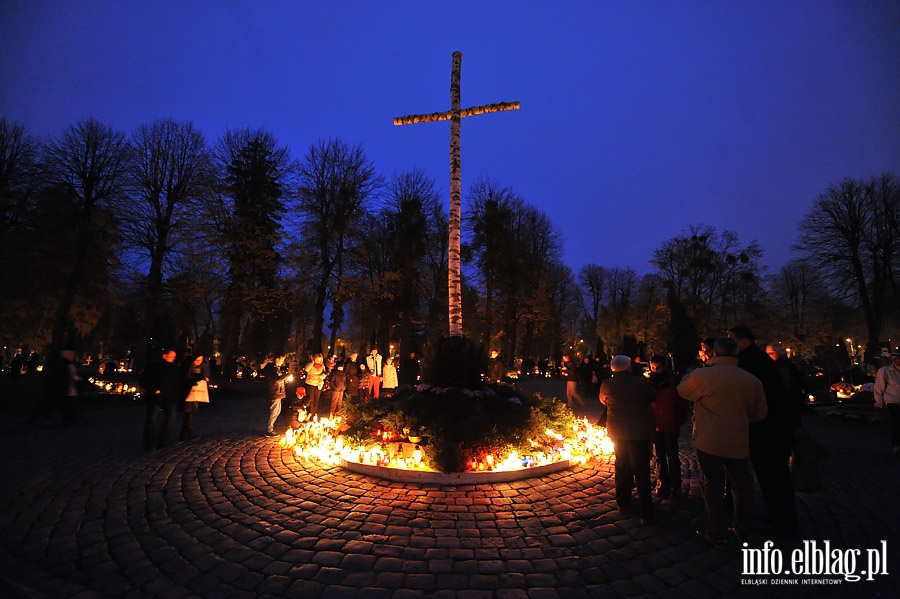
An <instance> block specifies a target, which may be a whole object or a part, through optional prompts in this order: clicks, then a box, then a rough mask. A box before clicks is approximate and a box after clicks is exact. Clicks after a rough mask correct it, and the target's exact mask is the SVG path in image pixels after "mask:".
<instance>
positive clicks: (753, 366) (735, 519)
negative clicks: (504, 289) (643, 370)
mask: <svg viewBox="0 0 900 599" xmlns="http://www.w3.org/2000/svg"><path fill="white" fill-rule="evenodd" d="M767 354H768V355H767ZM898 358H900V354H898ZM610 370H611V377H610V378H609V379H606V380H603V381H602V384H601V387H600V393H599V399H600V401H601V402H602V403H603V404H604V405H605V406H606V407H607V409H608V413H607V423H606V424H607V432H608V434H609V436H610V438H611V439H612V440H613V444H614V450H615V489H616V493H615V495H616V503H617V505H618V507H619V509H621V510H626V511H627V510H630V509H632V503H633V492H634V490H635V489H636V490H637V499H638V503H639V507H640V517H641V521H642V522H648V521H650V520H652V519H653V516H654V513H653V512H654V510H653V506H654V502H653V497H652V494H651V488H652V487H651V448H652V450H653V451H655V454H656V464H657V479H658V480H657V485H656V489H655V494H656V495H657V496H658V498H659V499H660V500H672V499H677V498H678V497H680V496H681V493H682V489H681V464H680V462H679V448H678V433H679V431H680V428H681V426H682V425H683V424H684V423H685V422H686V421H687V417H688V412H689V410H688V405H690V406H691V408H692V410H691V411H692V412H693V419H692V440H693V445H694V448H695V450H696V452H697V461H698V463H699V465H700V470H701V472H702V492H703V500H704V512H705V526H704V528H702V529H700V530H698V534H699V535H700V536H702V538H704V539H705V540H707V541H708V542H710V543H712V544H714V545H721V544H725V543H727V542H728V541H729V539H732V538H736V539H740V540H745V539H748V538H750V537H753V536H754V535H756V534H759V533H764V534H766V535H767V536H776V537H782V538H787V539H794V538H797V537H798V536H799V525H798V517H797V505H796V498H795V490H794V483H793V477H792V473H791V469H790V458H791V451H792V448H793V446H794V442H795V440H796V439H797V438H798V437H799V436H800V435H801V434H802V428H801V421H800V411H801V407H802V404H803V382H802V378H801V376H800V373H799V371H798V370H797V369H796V367H795V366H794V365H793V364H792V363H791V362H790V359H789V358H788V357H787V356H786V352H784V350H783V348H781V347H780V346H778V345H774V344H773V345H769V346H767V347H766V350H765V351H764V350H763V348H762V347H760V346H759V345H758V344H757V343H756V339H755V337H754V335H753V333H752V331H751V330H750V329H749V328H747V327H745V326H736V327H733V328H731V329H730V330H729V331H728V336H727V337H721V338H715V339H713V338H710V339H706V340H704V342H703V344H702V346H701V348H700V351H699V353H698V358H697V363H696V364H695V366H694V367H692V368H691V369H689V371H688V372H686V373H685V374H684V375H683V376H682V377H681V378H680V380H679V378H678V377H676V375H675V374H674V373H672V372H671V371H670V370H669V368H668V366H667V361H666V359H665V357H663V356H654V357H653V358H652V359H651V360H650V372H649V374H648V376H647V377H643V376H640V372H639V371H638V369H637V368H636V367H635V364H634V362H633V361H632V360H631V358H629V357H628V356H622V355H619V356H615V357H613V358H612V360H611V361H610ZM898 372H900V359H898ZM898 382H900V377H898ZM754 475H755V479H756V481H757V484H758V485H759V488H760V490H761V492H762V497H763V501H764V503H765V508H766V513H767V520H766V522H765V524H764V526H762V527H758V526H756V525H755V523H754V521H753V513H754V504H753V501H754V499H753V497H754V493H753V489H754V482H753V481H754Z"/></svg>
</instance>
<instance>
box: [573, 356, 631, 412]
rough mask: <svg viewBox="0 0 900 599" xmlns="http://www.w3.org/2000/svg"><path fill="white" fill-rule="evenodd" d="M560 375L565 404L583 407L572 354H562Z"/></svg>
mask: <svg viewBox="0 0 900 599" xmlns="http://www.w3.org/2000/svg"><path fill="white" fill-rule="evenodd" d="M630 363H631V362H630V359H629V364H630ZM562 375H563V377H564V378H565V379H566V405H568V406H569V409H570V410H574V409H575V405H576V404H577V405H578V407H579V408H583V407H584V400H583V399H582V398H581V395H579V394H578V370H577V368H576V367H575V362H574V361H573V360H572V356H569V355H565V356H563V362H562Z"/></svg>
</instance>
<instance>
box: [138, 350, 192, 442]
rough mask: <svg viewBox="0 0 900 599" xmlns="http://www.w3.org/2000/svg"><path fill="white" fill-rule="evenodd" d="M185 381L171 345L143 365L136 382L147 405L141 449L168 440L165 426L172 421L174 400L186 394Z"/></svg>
mask: <svg viewBox="0 0 900 599" xmlns="http://www.w3.org/2000/svg"><path fill="white" fill-rule="evenodd" d="M185 382H186V378H185V376H184V375H183V374H182V373H181V369H180V368H179V367H178V365H177V364H175V350H171V349H167V350H163V352H162V356H161V357H160V359H159V360H158V361H157V362H154V363H152V364H150V365H149V366H147V369H146V370H145V371H144V373H143V374H142V375H141V381H140V384H141V387H142V388H143V390H144V400H145V402H146V406H147V417H146V419H145V420H144V449H147V450H151V449H156V448H159V447H163V446H165V445H166V443H167V442H168V436H169V429H171V428H172V423H173V422H175V415H176V412H177V411H178V404H179V403H180V402H181V401H182V400H183V399H184V396H185V395H186V385H185ZM160 413H162V420H161V421H160V418H159V416H160Z"/></svg>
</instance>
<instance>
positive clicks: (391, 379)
mask: <svg viewBox="0 0 900 599" xmlns="http://www.w3.org/2000/svg"><path fill="white" fill-rule="evenodd" d="M381 374H382V375H383V377H384V381H383V382H382V384H381V389H382V390H383V391H384V392H385V393H386V394H387V395H393V394H394V389H396V388H397V384H398V381H397V367H396V366H394V358H391V357H388V358H385V360H384V367H383V368H382V370H381Z"/></svg>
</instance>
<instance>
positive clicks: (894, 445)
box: [875, 351, 900, 456]
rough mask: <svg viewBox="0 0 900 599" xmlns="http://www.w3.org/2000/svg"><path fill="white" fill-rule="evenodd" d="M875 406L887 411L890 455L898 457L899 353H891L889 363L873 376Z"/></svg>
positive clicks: (899, 446)
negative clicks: (889, 430)
mask: <svg viewBox="0 0 900 599" xmlns="http://www.w3.org/2000/svg"><path fill="white" fill-rule="evenodd" d="M875 406H876V407H878V408H881V409H882V410H887V413H888V420H889V421H890V423H891V453H892V454H893V455H895V456H900V351H892V352H891V363H890V364H888V365H887V366H882V367H881V368H879V369H878V374H876V375H875Z"/></svg>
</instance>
